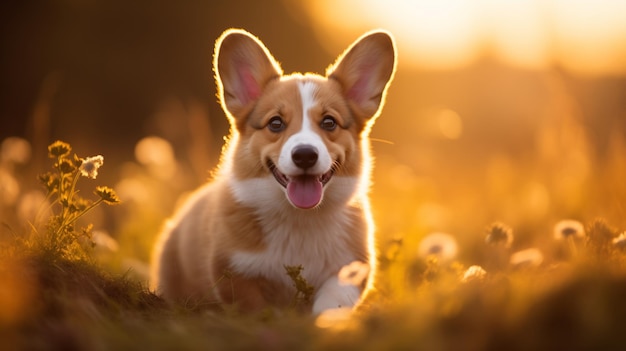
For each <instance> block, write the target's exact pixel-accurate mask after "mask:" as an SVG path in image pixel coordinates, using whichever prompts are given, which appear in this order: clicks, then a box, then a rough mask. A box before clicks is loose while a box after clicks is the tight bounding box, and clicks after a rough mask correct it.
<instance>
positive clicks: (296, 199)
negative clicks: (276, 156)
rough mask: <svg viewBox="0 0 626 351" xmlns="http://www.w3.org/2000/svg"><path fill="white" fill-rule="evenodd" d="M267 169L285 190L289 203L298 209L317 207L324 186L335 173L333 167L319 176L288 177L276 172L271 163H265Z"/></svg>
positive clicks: (274, 166) (276, 168)
mask: <svg viewBox="0 0 626 351" xmlns="http://www.w3.org/2000/svg"><path fill="white" fill-rule="evenodd" d="M267 167H268V168H269V169H270V170H271V171H272V174H273V175H274V178H276V181H277V182H278V183H279V184H280V185H282V186H283V187H285V189H287V197H288V198H289V201H291V203H292V204H293V205H294V206H296V207H299V208H303V209H308V208H313V207H315V206H317V205H318V204H319V203H320V202H321V201H322V195H323V191H324V185H326V183H328V182H329V181H330V179H331V178H332V177H333V174H334V173H335V167H334V166H333V167H331V169H330V170H329V171H328V172H326V173H324V174H320V175H314V174H304V175H299V176H295V177H288V176H286V175H285V174H283V173H281V172H280V171H279V170H278V167H276V165H275V164H274V163H273V162H272V161H271V160H268V161H267Z"/></svg>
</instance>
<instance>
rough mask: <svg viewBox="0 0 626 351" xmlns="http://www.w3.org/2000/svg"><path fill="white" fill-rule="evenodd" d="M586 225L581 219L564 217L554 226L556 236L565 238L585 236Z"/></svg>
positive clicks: (557, 238)
mask: <svg viewBox="0 0 626 351" xmlns="http://www.w3.org/2000/svg"><path fill="white" fill-rule="evenodd" d="M584 237H585V227H584V226H583V224H582V223H580V222H579V221H576V220H573V219H564V220H562V221H559V222H558V223H557V224H556V225H555V226H554V238H555V239H556V240H563V239H567V238H574V239H579V238H584Z"/></svg>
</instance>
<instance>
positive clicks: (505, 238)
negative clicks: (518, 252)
mask: <svg viewBox="0 0 626 351" xmlns="http://www.w3.org/2000/svg"><path fill="white" fill-rule="evenodd" d="M485 242H486V243H487V244H490V245H502V246H504V247H506V248H509V247H511V245H512V244H513V229H511V227H509V226H507V225H506V224H504V223H500V222H496V223H493V224H492V225H490V226H489V228H487V236H486V237H485Z"/></svg>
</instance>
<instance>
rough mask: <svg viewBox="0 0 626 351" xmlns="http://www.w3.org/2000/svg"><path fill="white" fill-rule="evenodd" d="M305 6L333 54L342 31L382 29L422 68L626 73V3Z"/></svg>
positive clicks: (323, 0)
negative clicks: (490, 62)
mask: <svg viewBox="0 0 626 351" xmlns="http://www.w3.org/2000/svg"><path fill="white" fill-rule="evenodd" d="M304 6H307V10H308V13H309V14H310V15H311V17H312V20H313V22H314V23H315V24H316V25H315V26H314V28H316V29H317V30H318V32H319V35H320V38H324V41H323V42H324V44H325V45H327V46H328V47H329V49H331V50H332V51H333V52H334V51H336V50H337V47H338V46H340V45H343V42H344V41H345V40H346V39H345V38H344V37H343V36H341V35H337V33H338V32H341V33H345V35H350V36H357V35H358V34H359V33H361V32H363V31H365V30H369V29H372V28H376V27H381V28H384V29H387V30H389V31H391V32H392V33H393V34H394V35H395V36H396V38H397V40H398V46H399V51H400V57H401V58H404V59H403V60H402V61H401V62H400V63H401V64H403V65H408V66H413V67H416V68H419V69H455V68H460V67H463V66H467V65H469V64H472V63H473V62H475V61H476V60H477V59H480V58H482V57H492V58H494V59H496V60H498V61H501V62H504V63H506V64H510V65H514V66H519V67H523V68H528V69H543V68H546V67H550V66H551V65H554V64H559V65H562V66H563V67H564V68H566V69H568V70H571V71H573V72H575V73H579V74H623V73H626V21H624V20H623V19H624V18H626V2H619V1H605V2H602V3H598V2H594V1H591V0H572V1H570V0H549V1H542V0H513V1H499V0H478V1H470V0H416V1H405V0H389V1H384V2H383V1H376V0H361V1H359V0H339V1H331V0H319V1H311V2H307V3H306V5H304ZM338 30H341V31H338ZM329 38H330V40H331V42H328V39H329ZM332 40H335V41H337V42H336V43H335V42H332Z"/></svg>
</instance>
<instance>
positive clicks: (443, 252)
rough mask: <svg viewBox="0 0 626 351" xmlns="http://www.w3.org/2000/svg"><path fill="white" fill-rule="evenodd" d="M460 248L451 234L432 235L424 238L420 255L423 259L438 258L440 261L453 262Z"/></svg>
mask: <svg viewBox="0 0 626 351" xmlns="http://www.w3.org/2000/svg"><path fill="white" fill-rule="evenodd" d="M457 252H458V246H457V244H456V240H455V239H454V237H453V236H452V235H450V234H446V233H432V234H429V235H427V236H426V237H424V239H422V241H421V242H420V245H419V248H418V254H419V256H420V257H422V258H427V257H429V256H434V257H437V259H439V260H440V261H443V262H446V261H452V260H453V259H454V258H456V254H457Z"/></svg>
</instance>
